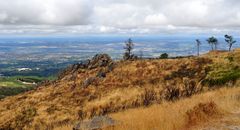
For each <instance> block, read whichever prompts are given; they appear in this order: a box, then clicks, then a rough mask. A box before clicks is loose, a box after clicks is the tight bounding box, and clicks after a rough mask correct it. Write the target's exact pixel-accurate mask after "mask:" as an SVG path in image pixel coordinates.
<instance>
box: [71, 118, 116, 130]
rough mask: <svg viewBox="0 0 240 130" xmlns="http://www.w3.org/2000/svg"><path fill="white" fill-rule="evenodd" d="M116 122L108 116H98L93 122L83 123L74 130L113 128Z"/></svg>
mask: <svg viewBox="0 0 240 130" xmlns="http://www.w3.org/2000/svg"><path fill="white" fill-rule="evenodd" d="M114 125H116V121H115V120H113V119H112V118H110V117H108V116H96V117H93V118H92V119H91V120H88V121H83V122H80V123H78V124H77V125H76V126H74V128H73V130H99V129H103V128H108V127H113V126H114Z"/></svg>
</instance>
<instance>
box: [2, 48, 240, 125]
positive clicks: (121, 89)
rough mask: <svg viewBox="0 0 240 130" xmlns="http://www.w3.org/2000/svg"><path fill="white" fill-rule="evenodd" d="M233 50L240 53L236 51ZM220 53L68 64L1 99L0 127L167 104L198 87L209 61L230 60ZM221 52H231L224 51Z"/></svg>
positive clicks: (59, 121)
mask: <svg viewBox="0 0 240 130" xmlns="http://www.w3.org/2000/svg"><path fill="white" fill-rule="evenodd" d="M233 54H234V56H235V55H236V56H237V55H240V54H239V51H235V52H233ZM218 55H219V54H215V53H214V54H209V55H207V56H202V57H200V58H197V57H192V58H183V59H166V60H159V59H155V60H136V61H121V62H117V63H115V65H114V69H113V70H109V67H97V68H92V69H80V68H79V69H77V70H74V71H71V70H69V73H65V75H63V76H61V78H60V79H58V80H56V81H54V82H52V83H47V84H45V85H42V86H40V87H39V88H38V89H36V90H33V91H30V92H27V93H24V94H20V95H17V96H13V97H8V98H5V99H3V100H1V101H0V129H14V128H15V129H16V128H18V129H52V128H54V127H59V126H63V125H66V124H68V125H71V124H74V123H75V122H76V121H79V120H83V119H87V118H91V117H93V116H96V115H105V114H109V113H115V112H119V111H123V110H126V109H129V108H136V107H141V106H149V105H151V104H159V103H162V105H164V104H165V105H166V104H167V103H163V102H165V101H174V100H176V99H178V98H180V97H189V96H191V95H193V94H195V93H199V92H202V91H203V90H204V86H203V85H202V81H203V80H204V79H205V78H206V77H207V75H208V72H209V71H210V70H211V66H213V65H216V64H218V63H219V62H220V61H221V62H222V61H224V62H223V63H224V64H226V66H227V65H228V64H229V62H228V60H227V59H226V58H222V57H220V58H219V57H218ZM223 55H230V54H228V53H226V54H225V52H224V54H223ZM223 57H225V56H223ZM101 71H103V72H108V73H107V75H106V77H105V78H93V77H95V76H96V75H97V74H98V73H99V72H101ZM86 79H88V80H89V79H91V83H90V84H88V85H87V86H84V87H83V84H84V83H85V81H86ZM205 88H208V87H205ZM170 104H171V103H169V105H170ZM179 107H180V106H179ZM168 108H169V110H171V108H170V107H168ZM189 108H190V106H189ZM172 109H173V108H172ZM180 110H181V108H179V111H180ZM165 112H166V111H165ZM165 112H161V113H159V115H161V114H164V113H165ZM183 112H184V110H183ZM166 113H169V112H166ZM166 113H165V114H166ZM170 117H171V116H169V118H170ZM153 120H154V118H153ZM172 120H173V119H172ZM172 120H171V121H172ZM129 121H130V120H129ZM130 122H131V121H130ZM134 122H135V121H134ZM135 123H136V122H135ZM168 123H171V122H168ZM172 123H173V124H174V122H172ZM166 124H167V123H166ZM177 127H178V125H176V126H174V127H173V126H172V127H171V128H177ZM143 128H146V127H143ZM160 128H161V127H160Z"/></svg>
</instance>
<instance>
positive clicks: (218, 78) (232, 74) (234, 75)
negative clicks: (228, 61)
mask: <svg viewBox="0 0 240 130" xmlns="http://www.w3.org/2000/svg"><path fill="white" fill-rule="evenodd" d="M239 78H240V69H231V70H228V71H226V70H225V71H214V72H212V73H210V74H209V75H208V76H207V78H206V79H205V80H204V82H203V83H204V84H207V85H209V86H215V85H224V84H226V83H228V82H231V81H232V82H235V81H236V80H237V79H239Z"/></svg>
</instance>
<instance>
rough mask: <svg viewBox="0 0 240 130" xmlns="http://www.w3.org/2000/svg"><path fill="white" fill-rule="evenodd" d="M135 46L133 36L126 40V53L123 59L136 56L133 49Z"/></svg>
mask: <svg viewBox="0 0 240 130" xmlns="http://www.w3.org/2000/svg"><path fill="white" fill-rule="evenodd" d="M133 47H134V44H133V41H132V39H131V38H129V39H128V40H127V41H126V42H125V47H124V49H125V53H124V56H123V59H124V60H130V59H133V58H134V55H133V53H132V50H133Z"/></svg>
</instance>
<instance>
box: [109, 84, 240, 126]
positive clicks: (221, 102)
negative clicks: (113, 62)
mask: <svg viewBox="0 0 240 130" xmlns="http://www.w3.org/2000/svg"><path fill="white" fill-rule="evenodd" d="M239 97H240V88H237V87H236V88H222V89H219V90H214V91H210V92H206V93H203V94H197V95H195V96H192V97H191V98H186V99H181V100H179V101H177V102H164V103H162V104H160V105H153V106H151V107H148V108H144V107H143V108H137V109H130V110H127V111H124V112H119V113H115V114H112V115H111V117H113V119H115V120H118V121H119V122H121V124H119V125H117V126H116V127H115V128H114V130H176V129H183V130H186V129H196V126H199V125H201V124H202V123H204V122H208V121H210V120H212V119H214V118H221V117H222V116H225V115H227V114H230V113H231V112H233V111H236V110H238V111H239V107H240V98H239ZM239 123H240V122H239ZM238 125H240V124H238Z"/></svg>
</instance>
